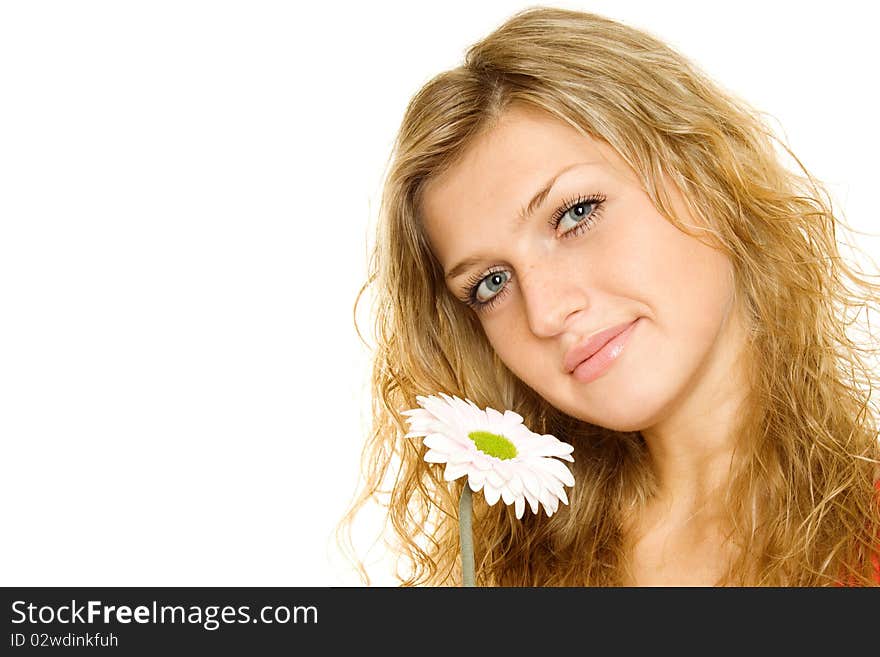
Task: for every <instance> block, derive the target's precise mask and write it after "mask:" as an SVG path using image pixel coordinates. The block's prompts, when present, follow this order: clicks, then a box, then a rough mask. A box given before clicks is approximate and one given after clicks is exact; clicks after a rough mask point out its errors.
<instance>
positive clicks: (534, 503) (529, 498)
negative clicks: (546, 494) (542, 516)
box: [523, 491, 538, 515]
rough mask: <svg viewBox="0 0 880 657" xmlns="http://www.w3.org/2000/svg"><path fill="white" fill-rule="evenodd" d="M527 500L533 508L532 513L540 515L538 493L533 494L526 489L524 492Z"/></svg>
mask: <svg viewBox="0 0 880 657" xmlns="http://www.w3.org/2000/svg"><path fill="white" fill-rule="evenodd" d="M523 495H524V497H525V498H526V501H527V502H528V503H529V506H530V507H531V508H532V513H534V514H535V515H538V497H537V496H536V495H532V494H531V493H530V492H529V491H525V493H523Z"/></svg>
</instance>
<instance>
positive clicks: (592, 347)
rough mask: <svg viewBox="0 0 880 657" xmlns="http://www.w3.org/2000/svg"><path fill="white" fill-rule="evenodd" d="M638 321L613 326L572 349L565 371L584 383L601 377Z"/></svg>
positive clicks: (567, 358)
mask: <svg viewBox="0 0 880 657" xmlns="http://www.w3.org/2000/svg"><path fill="white" fill-rule="evenodd" d="M637 322H638V320H635V321H632V322H626V323H624V324H618V325H617V326H612V327H611V328H609V329H606V330H604V331H600V332H599V333H597V334H595V335H593V336H592V337H591V338H590V339H589V340H587V341H586V342H585V343H583V344H580V345H577V346H575V347H574V348H572V349H570V350H569V351H568V353H566V355H565V360H564V362H563V366H564V367H565V371H566V372H569V373H570V374H571V375H572V376H573V377H574V378H575V379H577V380H578V381H581V382H583V383H587V382H589V381H592V380H594V379H597V378H599V377H600V376H601V375H602V374H604V373H605V372H606V371H607V370H608V368H609V367H611V365H612V364H613V363H614V361H615V360H616V359H617V357H618V356H620V354H621V353H622V352H623V346H624V344H625V343H626V340H627V338H628V337H629V334H630V333H632V329H633V327H635V325H636V323H637Z"/></svg>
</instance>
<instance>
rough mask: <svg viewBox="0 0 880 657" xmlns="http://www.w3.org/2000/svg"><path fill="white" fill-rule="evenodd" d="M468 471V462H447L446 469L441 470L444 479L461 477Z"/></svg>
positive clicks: (449, 479)
mask: <svg viewBox="0 0 880 657" xmlns="http://www.w3.org/2000/svg"><path fill="white" fill-rule="evenodd" d="M467 473H468V464H466V463H447V464H446V470H445V471H444V472H443V478H444V479H445V480H446V481H453V480H454V479H458V478H459V477H463V476H464V475H466V474H467Z"/></svg>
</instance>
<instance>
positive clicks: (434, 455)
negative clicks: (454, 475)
mask: <svg viewBox="0 0 880 657" xmlns="http://www.w3.org/2000/svg"><path fill="white" fill-rule="evenodd" d="M425 461H427V462H428V463H446V454H444V453H443V452H437V451H434V450H433V449H429V450H428V451H427V452H425Z"/></svg>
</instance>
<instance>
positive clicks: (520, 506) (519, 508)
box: [515, 495, 526, 520]
mask: <svg viewBox="0 0 880 657" xmlns="http://www.w3.org/2000/svg"><path fill="white" fill-rule="evenodd" d="M515 508H516V518H517V520H519V519H520V518H522V517H523V513H525V510H526V498H525V497H523V496H522V495H519V496H517V498H516V507H515Z"/></svg>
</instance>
